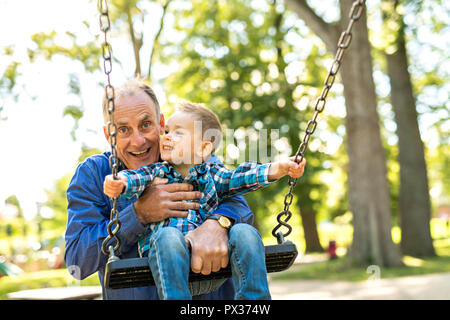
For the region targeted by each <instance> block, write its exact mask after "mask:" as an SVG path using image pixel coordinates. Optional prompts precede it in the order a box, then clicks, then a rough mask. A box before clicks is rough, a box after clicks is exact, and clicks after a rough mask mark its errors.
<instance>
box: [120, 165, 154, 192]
mask: <svg viewBox="0 0 450 320" xmlns="http://www.w3.org/2000/svg"><path fill="white" fill-rule="evenodd" d="M159 169H160V165H158V164H157V163H156V164H151V165H148V166H142V167H140V168H139V169H134V170H122V171H120V173H121V174H123V175H124V176H125V177H126V178H127V186H126V187H125V189H124V190H123V192H122V194H121V196H122V197H124V198H126V199H130V198H132V197H133V196H134V195H137V196H140V195H141V194H142V192H144V190H145V188H146V187H147V186H148V185H150V184H151V183H152V182H153V180H154V179H155V177H156V176H157V175H158V172H159Z"/></svg>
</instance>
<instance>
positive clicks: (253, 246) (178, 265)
mask: <svg viewBox="0 0 450 320" xmlns="http://www.w3.org/2000/svg"><path fill="white" fill-rule="evenodd" d="M228 249H229V253H230V263H231V269H232V278H233V282H234V286H235V290H236V292H235V296H234V298H235V299H236V300H269V299H270V298H271V297H270V292H269V286H268V282H267V273H266V265H265V255H264V245H263V243H262V240H261V236H260V234H259V232H258V231H257V230H256V229H255V228H253V227H252V226H250V225H248V224H236V225H234V226H233V227H232V228H231V229H230V233H229V244H228ZM148 258H149V264H150V269H151V270H152V274H153V278H154V279H155V283H156V287H157V290H158V295H159V298H160V299H165V300H190V299H192V296H193V295H199V294H205V293H209V292H212V291H214V290H217V288H219V287H220V286H221V285H222V284H223V283H224V282H225V280H205V281H200V282H192V283H189V282H188V277H189V270H190V261H191V255H190V252H189V249H188V247H187V246H186V241H185V239H184V236H183V234H182V233H181V231H179V230H178V229H176V228H173V227H166V228H161V229H159V230H158V231H157V232H156V233H154V234H153V235H152V237H151V238H150V250H149V256H148Z"/></svg>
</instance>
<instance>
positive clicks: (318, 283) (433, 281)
mask: <svg viewBox="0 0 450 320" xmlns="http://www.w3.org/2000/svg"><path fill="white" fill-rule="evenodd" d="M269 287H270V291H271V294H272V299H273V300H450V273H437V274H428V275H421V276H410V277H399V278H392V279H378V280H367V281H364V282H347V281H330V280H327V281H322V280H294V281H293V280H276V281H275V280H270V281H269Z"/></svg>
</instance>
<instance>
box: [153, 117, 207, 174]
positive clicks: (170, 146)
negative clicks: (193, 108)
mask: <svg viewBox="0 0 450 320" xmlns="http://www.w3.org/2000/svg"><path fill="white" fill-rule="evenodd" d="M197 123H200V124H201V122H200V121H194V117H193V116H192V115H191V114H189V113H186V112H180V111H177V112H175V113H174V114H173V115H172V116H171V117H170V118H169V120H168V121H167V124H166V126H165V132H166V135H165V136H164V137H162V138H161V144H160V153H161V159H162V160H165V161H168V162H170V163H171V164H173V165H175V166H178V167H180V168H181V167H183V168H187V167H189V168H190V167H192V166H194V165H196V164H199V163H201V159H200V161H198V159H196V157H195V155H196V148H198V147H200V148H201V145H202V140H201V138H202V136H201V127H200V130H196V129H197V128H196V126H195V124H197ZM196 131H198V132H196ZM177 169H178V168H177Z"/></svg>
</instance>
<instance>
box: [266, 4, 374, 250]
mask: <svg viewBox="0 0 450 320" xmlns="http://www.w3.org/2000/svg"><path fill="white" fill-rule="evenodd" d="M364 6H365V0H355V1H354V2H353V5H352V8H351V10H350V14H349V18H350V21H349V23H348V25H347V29H346V30H345V31H343V32H342V34H341V36H340V38H339V41H338V44H337V51H336V54H335V56H334V61H333V64H332V65H331V67H330V70H329V72H328V76H327V77H326V79H325V82H324V87H323V90H322V93H321V94H320V96H319V98H318V99H317V100H316V103H315V105H314V109H315V112H314V116H313V118H312V120H309V121H308V124H307V126H306V130H305V135H304V136H303V140H302V142H301V143H300V146H299V147H298V150H297V153H296V154H295V162H297V163H300V162H302V161H303V158H304V154H305V151H306V149H307V147H308V143H309V140H310V138H311V135H312V134H313V133H314V131H316V128H317V117H318V116H319V113H321V112H322V111H323V110H324V109H325V104H326V98H327V95H328V92H329V91H330V89H331V87H332V86H333V83H334V80H335V79H336V75H337V73H338V71H339V68H340V67H341V64H342V58H343V57H344V52H345V49H347V48H348V47H349V46H350V43H351V41H352V28H353V24H354V23H355V22H356V21H358V20H359V18H360V17H361V15H362V13H363V11H364ZM296 184H297V179H296V178H295V179H294V178H291V177H289V180H288V185H289V190H288V192H287V193H286V195H285V197H284V209H283V211H281V212H280V213H279V214H278V215H277V221H278V224H277V225H276V226H275V228H273V230H272V235H273V236H274V237H275V238H277V240H278V243H283V242H284V237H286V236H288V235H289V234H290V233H291V231H292V227H291V226H290V225H289V224H288V221H289V219H290V218H291V216H292V213H291V212H290V211H289V207H290V205H291V204H292V200H293V197H294V195H293V193H292V192H293V190H294V187H295V185H296ZM281 227H285V228H286V229H287V231H286V232H285V233H282V232H281V231H278V229H280V228H281ZM277 231H278V232H277Z"/></svg>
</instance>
